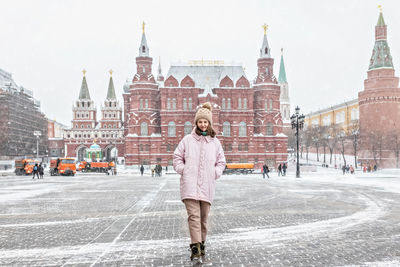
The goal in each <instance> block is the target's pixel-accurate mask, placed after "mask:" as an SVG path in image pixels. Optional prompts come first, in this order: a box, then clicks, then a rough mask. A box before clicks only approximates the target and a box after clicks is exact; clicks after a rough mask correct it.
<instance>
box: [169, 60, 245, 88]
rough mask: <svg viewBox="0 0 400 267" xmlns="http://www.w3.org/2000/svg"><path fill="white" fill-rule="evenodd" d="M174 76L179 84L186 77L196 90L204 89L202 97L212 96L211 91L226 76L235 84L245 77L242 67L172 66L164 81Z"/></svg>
mask: <svg viewBox="0 0 400 267" xmlns="http://www.w3.org/2000/svg"><path fill="white" fill-rule="evenodd" d="M171 75H172V76H174V78H175V79H177V80H178V83H180V82H181V81H182V80H183V79H184V78H185V77H186V75H189V76H190V78H192V79H193V81H194V83H195V87H196V88H201V89H204V92H203V95H207V94H210V95H213V93H212V91H211V90H212V89H213V88H218V87H219V84H220V82H221V80H222V79H223V78H225V76H228V77H229V78H230V79H231V80H232V81H233V83H236V82H237V80H239V79H240V78H241V77H242V76H244V77H246V74H245V73H244V70H243V67H242V66H182V65H175V66H174V65H172V66H171V67H170V69H169V71H168V74H167V76H166V79H168V78H169V77H170V76H171Z"/></svg>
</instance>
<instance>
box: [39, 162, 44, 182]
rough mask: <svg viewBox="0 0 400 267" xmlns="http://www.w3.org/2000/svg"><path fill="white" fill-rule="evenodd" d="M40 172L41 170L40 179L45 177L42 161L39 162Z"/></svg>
mask: <svg viewBox="0 0 400 267" xmlns="http://www.w3.org/2000/svg"><path fill="white" fill-rule="evenodd" d="M38 172H39V177H40V179H43V175H44V168H43V166H42V163H40V164H39V170H38Z"/></svg>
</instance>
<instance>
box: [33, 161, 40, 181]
mask: <svg viewBox="0 0 400 267" xmlns="http://www.w3.org/2000/svg"><path fill="white" fill-rule="evenodd" d="M32 173H33V177H32V179H35V175H36V176H37V178H38V179H39V166H38V164H37V163H36V164H35V166H33V171H32Z"/></svg>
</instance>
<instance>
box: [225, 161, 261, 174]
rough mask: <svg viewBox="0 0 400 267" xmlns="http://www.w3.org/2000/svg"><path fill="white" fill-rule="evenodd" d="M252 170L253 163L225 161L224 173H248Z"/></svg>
mask: <svg viewBox="0 0 400 267" xmlns="http://www.w3.org/2000/svg"><path fill="white" fill-rule="evenodd" d="M253 172H254V163H227V164H226V167H225V170H224V173H225V174H249V173H253Z"/></svg>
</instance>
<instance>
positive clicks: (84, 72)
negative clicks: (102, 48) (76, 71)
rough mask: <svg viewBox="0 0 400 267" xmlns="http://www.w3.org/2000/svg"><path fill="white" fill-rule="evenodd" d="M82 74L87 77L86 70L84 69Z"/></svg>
mask: <svg viewBox="0 0 400 267" xmlns="http://www.w3.org/2000/svg"><path fill="white" fill-rule="evenodd" d="M82 73H83V77H85V76H86V70H85V69H83V70H82Z"/></svg>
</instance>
